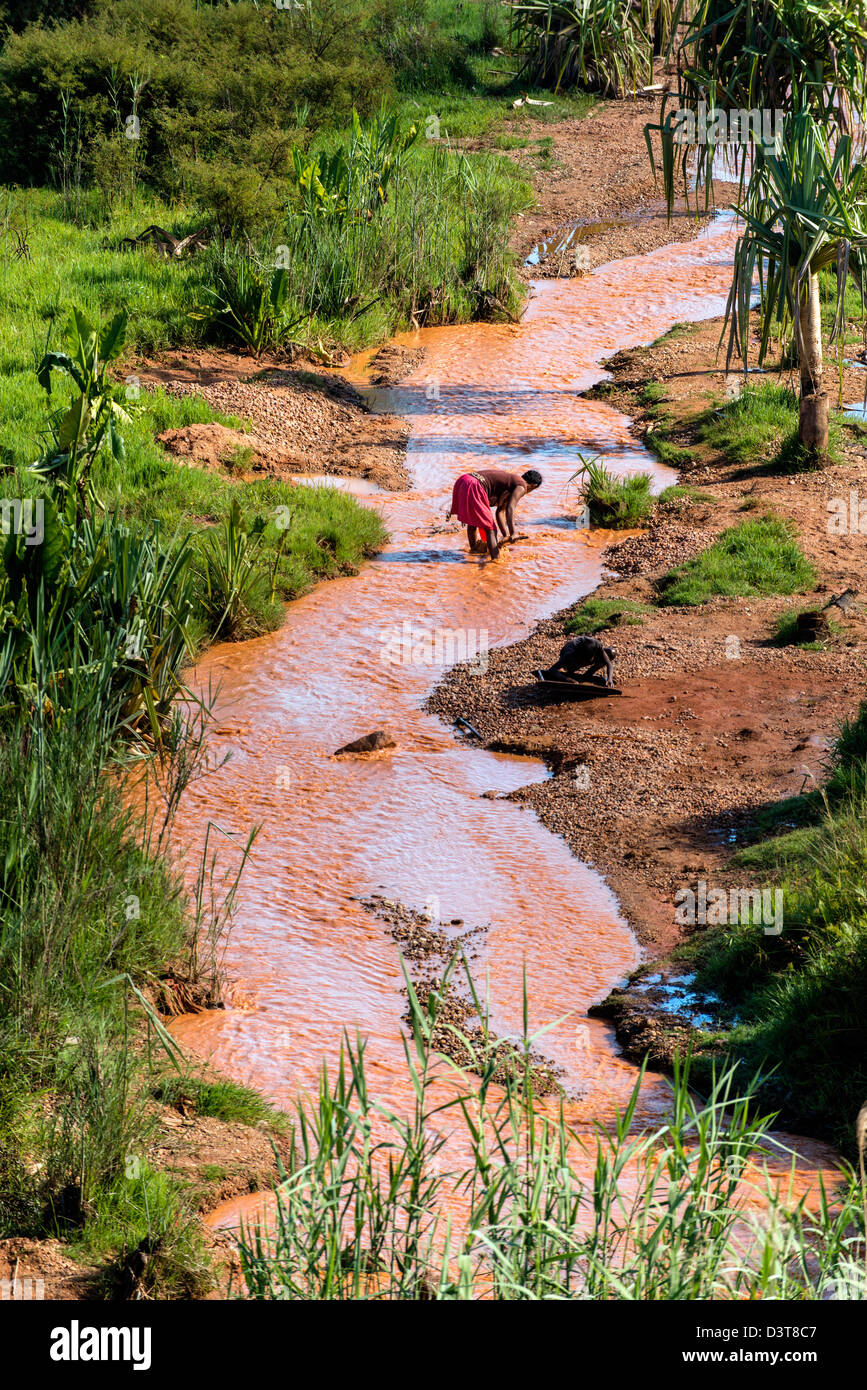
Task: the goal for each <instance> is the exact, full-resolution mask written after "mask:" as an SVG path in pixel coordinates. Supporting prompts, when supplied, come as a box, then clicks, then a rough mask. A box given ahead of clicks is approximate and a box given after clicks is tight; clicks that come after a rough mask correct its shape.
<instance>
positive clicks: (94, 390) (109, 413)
mask: <svg viewBox="0 0 867 1390" xmlns="http://www.w3.org/2000/svg"><path fill="white" fill-rule="evenodd" d="M125 337H126V314H124V313H119V314H116V315H115V317H114V318H113V319H112V320H111V322H110V323H108V324H107V325H106V326H105V327H104V328H102V327H100V325H98V324H93V323H91V321H90V319H89V318H88V317H87V315H86V314H84V313H83V312H82V311H81V309H73V310H72V313H71V314H70V316H69V323H68V325H67V329H66V342H67V347H68V351H66V352H47V353H46V354H45V356H44V357H43V359H42V361H41V362H40V364H39V367H38V368H37V376H38V378H39V384H40V386H42V387H43V388H44V389H45V392H46V394H47V395H48V396H49V397H50V396H51V386H52V381H51V374H52V372H55V371H57V372H60V373H61V374H62V375H64V376H68V377H70V378H71V379H72V381H73V383H74V385H75V390H76V394H74V395H73V398H72V400H71V402H70V404H69V406H68V407H67V408H66V409H65V410H59V411H56V412H55V413H54V414H52V415H51V416H50V417H49V433H50V441H49V444H48V447H47V448H46V450H45V452H44V453H43V454H42V456H41V457H40V458H39V459H37V461H36V463H34V464H33V465H32V468H31V471H32V472H33V473H35V474H37V475H38V476H39V477H40V478H42V479H45V480H46V481H48V482H49V483H50V484H51V485H52V486H53V487H54V488H56V489H57V490H58V491H59V492H60V493H61V495H62V497H63V501H64V504H65V509H66V513H67V516H68V517H69V520H70V521H71V522H74V521H75V519H76V517H77V516H80V515H81V514H83V513H84V511H85V510H86V506H85V502H86V499H89V500H90V501H91V502H93V503H96V504H97V505H99V499H98V498H97V496H96V494H95V492H94V490H93V482H92V480H91V476H90V475H91V469H92V467H93V464H94V462H95V460H96V459H97V457H98V455H99V453H100V452H101V450H102V449H103V447H104V446H105V445H106V444H107V445H108V447H109V448H110V450H111V452H112V454H113V455H114V457H115V458H116V459H117V460H122V459H123V457H124V442H123V436H122V435H121V432H120V430H121V425H123V424H126V423H127V422H128V420H129V415H128V414H127V411H126V410H125V409H124V407H123V406H122V405H120V403H119V402H118V401H117V400H116V399H115V397H116V395H117V394H118V393H119V391H120V390H121V389H122V388H120V387H118V386H116V385H115V384H114V383H113V382H112V381H111V379H110V377H109V367H110V365H111V363H112V362H115V361H116V360H117V359H118V358H119V357H120V355H121V353H122V352H123V345H124V340H125Z"/></svg>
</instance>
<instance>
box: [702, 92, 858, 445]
mask: <svg viewBox="0 0 867 1390" xmlns="http://www.w3.org/2000/svg"><path fill="white" fill-rule="evenodd" d="M738 212H739V214H740V216H741V217H742V218H743V219H744V222H745V223H746V229H745V231H744V232H743V234H742V235H741V236H740V237H739V238H738V243H737V247H736V249H735V264H734V274H733V279H732V286H731V290H730V292H729V298H728V303H727V305H726V324H727V325H728V326H729V328H730V336H729V350H728V359H729V362H730V361H731V358H732V356H733V355H734V354H735V353H737V355H738V356H739V357H741V359H742V360H743V362H744V365H745V366H746V364H747V356H748V346H749V318H750V308H751V301H752V294H753V284H754V281H755V279H756V277H758V280H759V284H760V286H761V294H762V315H761V342H760V346H759V361H760V362H761V361H762V360H763V359H764V357H765V355H766V353H767V351H768V344H769V340H770V338H771V335H772V331H773V329H774V326H775V325H776V327H777V330H778V334H779V336H780V338H781V339H782V336H783V335H784V334H785V333H786V331H787V330H790V329H791V327H794V341H795V347H796V351H797V357H798V362H799V366H800V378H801V396H800V406H799V420H798V438H799V442H800V446H801V449H802V450H803V454H804V459H805V462H807V463H808V464H811V463H812V464H815V463H816V462H818V461H819V460H820V459H822V458H823V457H824V456H826V455H827V453H828V442H829V424H830V415H829V397H828V392H827V390H826V388H825V385H824V380H823V344H822V305H821V296H820V289H819V276H820V273H821V272H822V271H823V270H825V269H826V268H827V267H829V266H834V267H836V270H837V292H836V313H835V318H834V324H833V327H832V331H831V341H832V342H833V341H835V340H836V339H838V338H839V337H840V335H841V333H842V332H843V323H844V317H845V297H846V285H847V281H848V278H849V275H850V273H852V272H854V274H855V275H856V276H857V279H858V282H859V286H860V287H861V289H862V292H863V288H864V270H865V257H867V168H865V166H864V165H863V164H861V163H858V162H856V160H855V159H854V152H853V145H852V141H851V139H850V138H849V137H848V136H841V137H840V138H839V139H838V140H837V142H836V146H835V148H834V149H833V152H832V148H831V142H830V140H829V137H828V134H827V133H826V132H825V131H824V130H823V129H821V128H820V126H819V124H818V123H817V121H816V120H815V118H814V117H813V116H812V115H811V114H810V112H809V111H800V112H798V113H797V114H795V115H793V116H791V117H789V118H788V119H787V121H786V128H785V134H784V138H783V141H782V145H781V148H780V150H779V151H775V150H766V151H765V152H764V153H763V154H762V155H761V156H760V157H758V158H757V160H756V164H755V167H754V169H753V173H752V175H751V177H750V183H749V188H748V190H747V195H746V198H745V200H744V202H743V204H742V205H741V206H740V207H739V208H738Z"/></svg>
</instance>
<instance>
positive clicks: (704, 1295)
mask: <svg viewBox="0 0 867 1390" xmlns="http://www.w3.org/2000/svg"><path fill="white" fill-rule="evenodd" d="M452 968H453V967H450V969H449V972H448V973H451V969H452ZM408 993H409V999H410V1009H411V1017H412V1026H413V1044H414V1045H412V1046H408V1047H407V1051H406V1055H407V1065H408V1068H410V1069H411V1076H409V1075H408V1077H407V1083H408V1085H409V1082H410V1080H411V1082H412V1086H411V1092H412V1095H413V1098H414V1099H413V1103H412V1106H411V1109H410V1112H409V1114H408V1115H401V1116H396V1115H393V1114H392V1113H391V1110H390V1107H387V1106H386V1107H382V1106H381V1105H380V1104H378V1097H377V1096H376V1093H375V1092H374V1091H373V1089H372V1086H371V1083H370V1080H369V1078H368V1076H367V1068H366V1061H365V1048H364V1044H363V1043H358V1044H355V1045H353V1044H352V1042H351V1041H349V1040H346V1042H345V1044H344V1049H343V1053H342V1056H341V1061H340V1065H339V1069H338V1073H337V1075H336V1076H326V1075H325V1074H324V1073H323V1075H322V1077H321V1082H320V1086H319V1088H318V1092H317V1093H316V1094H315V1095H314V1096H313V1098H311V1099H310V1100H305V1101H302V1102H301V1103H300V1104H299V1106H298V1118H297V1121H296V1124H295V1134H296V1135H297V1137H298V1142H297V1144H296V1146H295V1147H294V1149H293V1153H292V1155H291V1158H290V1160H289V1163H288V1167H287V1171H286V1173H285V1175H284V1176H283V1179H282V1181H281V1183H280V1186H279V1188H278V1191H277V1198H276V1216H275V1218H274V1220H273V1221H272V1223H271V1229H270V1230H267V1231H266V1230H265V1229H263V1226H262V1225H261V1223H260V1224H257V1225H256V1226H255V1227H253V1228H248V1229H246V1230H245V1231H244V1232H243V1233H242V1234H241V1237H240V1241H239V1248H240V1258H241V1270H242V1276H243V1280H244V1286H245V1291H246V1294H247V1296H248V1297H249V1298H253V1299H257V1300H272V1299H279V1300H304V1301H309V1300H310V1299H316V1300H335V1301H338V1300H339V1301H346V1300H350V1299H357V1298H370V1297H376V1298H378V1299H384V1300H388V1301H403V1300H412V1301H414V1300H419V1299H425V1300H428V1301H430V1300H436V1301H461V1300H464V1301H466V1300H471V1299H477V1298H479V1297H485V1298H489V1299H490V1298H493V1299H496V1300H506V1301H535V1300H538V1299H546V1298H547V1299H551V1298H558V1299H563V1298H567V1299H568V1298H574V1297H575V1296H576V1292H577V1291H580V1293H581V1296H582V1297H584V1298H586V1299H589V1300H591V1301H603V1300H611V1299H614V1300H620V1299H628V1300H633V1299H635V1300H647V1301H656V1300H662V1301H665V1300H693V1301H697V1300H710V1299H716V1300H751V1299H758V1298H761V1299H798V1300H812V1299H820V1298H822V1297H823V1296H827V1294H828V1291H829V1289H831V1288H832V1287H833V1286H834V1285H835V1284H841V1283H842V1282H843V1280H844V1279H845V1280H846V1284H847V1287H848V1288H850V1289H851V1290H852V1296H853V1297H860V1296H861V1295H862V1293H863V1288H864V1271H863V1261H862V1259H861V1257H860V1245H859V1240H860V1231H861V1225H862V1221H863V1215H862V1210H861V1202H860V1190H859V1184H858V1181H857V1178H856V1177H855V1175H854V1174H853V1173H851V1171H850V1172H848V1173H846V1172H845V1171H844V1175H843V1178H842V1182H841V1185H840V1189H839V1191H838V1193H837V1194H836V1195H835V1197H834V1199H833V1200H832V1201H828V1202H827V1203H826V1204H825V1205H824V1206H822V1207H820V1208H819V1210H818V1211H817V1212H816V1213H815V1214H814V1213H813V1212H812V1211H811V1212H810V1214H809V1216H808V1215H807V1214H806V1213H805V1212H804V1209H803V1207H802V1206H800V1205H798V1206H796V1207H793V1205H792V1203H791V1201H789V1203H788V1204H786V1202H785V1184H779V1183H776V1184H775V1183H774V1182H773V1181H772V1179H770V1176H769V1175H767V1174H766V1175H765V1176H764V1177H762V1176H759V1177H758V1178H756V1177H755V1176H754V1173H755V1172H758V1174H760V1175H761V1173H762V1169H763V1162H764V1154H765V1152H766V1150H765V1143H766V1138H765V1136H766V1135H767V1132H768V1130H769V1129H770V1127H771V1125H772V1123H773V1117H772V1116H771V1115H768V1114H767V1113H763V1112H762V1111H761V1110H760V1109H759V1108H758V1107H757V1106H756V1104H755V1103H754V1099H753V1095H754V1090H755V1086H756V1084H757V1079H756V1078H751V1077H750V1074H749V1073H746V1072H744V1071H742V1070H737V1069H736V1068H734V1067H732V1068H729V1069H725V1070H721V1071H719V1072H717V1073H716V1074H712V1073H711V1074H710V1075H709V1078H708V1084H707V1086H706V1087H705V1088H704V1089H705V1094H704V1095H697V1094H696V1093H695V1091H696V1089H697V1088H695V1087H694V1086H693V1085H691V1082H692V1080H693V1078H692V1077H691V1075H690V1070H689V1067H680V1066H677V1068H676V1071H675V1076H674V1081H673V1084H672V1095H671V1098H670V1103H669V1105H668V1106H667V1108H666V1109H667V1114H666V1118H665V1119H663V1120H661V1121H657V1122H656V1123H655V1124H652V1125H647V1124H645V1125H643V1126H642V1125H638V1124H636V1123H635V1109H636V1106H637V1104H638V1098H639V1089H640V1086H641V1078H640V1077H639V1079H638V1080H637V1081H636V1084H635V1088H634V1091H633V1094H632V1095H631V1096H630V1097H629V1098H628V1099H627V1101H626V1104H625V1106H624V1108H623V1109H622V1110H621V1111H619V1112H618V1114H617V1115H616V1116H615V1117H614V1118H613V1119H612V1122H611V1123H610V1124H608V1125H606V1126H604V1127H603V1126H599V1127H598V1128H597V1130H596V1133H595V1134H594V1135H593V1136H591V1138H590V1140H589V1144H588V1141H587V1137H586V1136H584V1138H583V1139H582V1141H581V1143H580V1148H581V1149H583V1150H585V1155H584V1158H585V1163H584V1165H583V1171H579V1170H578V1168H577V1166H573V1159H572V1155H573V1154H575V1153H576V1152H577V1151H578V1148H579V1145H577V1144H576V1142H575V1140H576V1136H575V1135H574V1134H573V1132H572V1130H571V1128H570V1126H569V1124H568V1121H567V1120H566V1117H565V1113H564V1111H563V1110H562V1109H561V1110H560V1112H559V1114H557V1115H553V1116H550V1115H549V1116H548V1118H547V1120H546V1121H545V1122H544V1123H543V1122H541V1120H540V1116H539V1113H538V1111H537V1109H536V1100H535V1097H534V1094H533V1086H532V1071H533V1068H532V1061H531V1058H532V1055H533V1053H532V1047H533V1042H534V1040H533V1039H532V1038H530V1037H529V1036H525V1037H524V1039H523V1042H522V1047H521V1055H522V1056H523V1058H524V1066H523V1071H522V1072H519V1074H518V1075H516V1076H515V1077H514V1078H513V1079H512V1081H511V1082H510V1083H509V1084H508V1085H507V1086H506V1087H504V1088H499V1087H494V1086H492V1085H491V1082H492V1079H493V1076H494V1074H495V1073H496V1067H497V1061H496V1054H497V1045H496V1042H495V1041H490V1042H489V1043H488V1044H487V1045H486V1046H484V1047H481V1048H479V1049H477V1050H476V1052H475V1055H474V1056H473V1058H472V1071H473V1073H474V1075H466V1074H465V1075H463V1076H460V1077H454V1078H453V1081H454V1088H453V1089H454V1097H453V1100H452V1104H451V1114H452V1120H451V1128H452V1129H455V1128H457V1131H458V1133H459V1143H460V1146H461V1149H462V1151H465V1152H466V1153H467V1155H468V1157H467V1158H463V1157H461V1159H460V1160H459V1163H458V1165H456V1166H451V1167H450V1166H449V1165H448V1153H447V1152H444V1150H443V1146H444V1143H445V1140H444V1138H443V1136H442V1134H441V1132H440V1126H438V1125H435V1124H434V1123H432V1121H434V1119H435V1118H436V1117H439V1118H440V1119H441V1116H442V1107H441V1103H440V1101H439V1099H438V1097H436V1096H435V1095H434V1091H433V1088H432V1086H431V1080H432V1076H433V1074H434V1071H435V1070H436V1054H435V1051H434V1047H433V1037H434V1031H435V1029H436V1027H437V1021H438V1014H439V1011H440V1008H441V1002H440V996H439V994H438V993H437V992H432V994H431V996H430V1001H429V1003H428V1004H427V1005H426V1006H425V1007H422V1006H421V1005H420V1003H419V1001H418V998H417V996H416V995H415V991H414V990H413V988H412V985H411V984H409V983H408ZM482 1007H483V1006H482ZM525 1017H526V1007H525ZM440 1026H441V1025H440ZM486 1036H487V1034H486ZM479 1077H480V1078H481V1086H479V1080H478V1078H479ZM736 1077H737V1080H735V1078H736ZM856 1111H857V1104H856V1106H855V1110H854V1111H853V1112H852V1113H853V1119H854V1113H855V1112H856ZM374 1124H375V1125H376V1132H377V1133H378V1134H382V1135H383V1139H382V1141H381V1142H383V1143H384V1144H386V1145H387V1148H388V1166H387V1167H386V1165H385V1163H381V1164H376V1163H375V1162H371V1158H370V1132H371V1128H372V1127H373V1125H374ZM588 1160H589V1162H588ZM748 1165H750V1167H752V1166H753V1165H754V1168H753V1172H750V1171H749V1169H748ZM624 1175H625V1178H626V1181H624ZM741 1180H743V1181H744V1183H745V1184H747V1185H749V1186H752V1185H753V1184H755V1190H756V1191H757V1192H758V1193H760V1194H761V1198H760V1200H761V1203H762V1208H761V1214H762V1219H761V1221H756V1222H754V1223H752V1222H751V1223H749V1224H747V1223H745V1222H744V1219H743V1198H744V1188H743V1187H742V1186H740V1183H741ZM458 1185H459V1186H460V1189H461V1191H462V1192H463V1193H464V1194H465V1197H466V1207H465V1211H466V1218H464V1216H463V1213H462V1216H461V1221H460V1225H459V1227H456V1228H455V1229H454V1230H452V1229H451V1227H449V1229H447V1227H446V1212H445V1210H444V1207H445V1199H447V1198H448V1196H449V1195H450V1193H451V1192H452V1191H453V1189H454V1188H455V1187H456V1186H458ZM660 1192H663V1193H664V1194H665V1198H664V1200H663V1201H661V1200H660ZM348 1211H351V1212H352V1215H353V1220H352V1222H349V1221H347V1220H346V1219H345V1215H344V1214H345V1213H346V1212H348ZM582 1213H583V1215H582Z"/></svg>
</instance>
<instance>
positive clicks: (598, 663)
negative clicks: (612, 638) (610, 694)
mask: <svg viewBox="0 0 867 1390" xmlns="http://www.w3.org/2000/svg"><path fill="white" fill-rule="evenodd" d="M615 656H616V652H615V651H614V648H613V647H603V645H602V643H601V642H600V641H599V638H598V637H572V638H570V639H569V641H568V642H567V643H566V645H565V647H564V648H563V650H562V651H561V653H560V655H559V656H558V657H557V660H556V661H555V662H554V665H553V666H549V667H548V669H547V671H538V672H537V675H538V676H539V677H540V678H541V679H542V680H547V681H555V680H558V679H560V678H561V677H562V676H563V675H567V676H572V677H573V679H577V678H578V676H579V675H580V676H581V677H582V678H583V677H584V676H592V675H593V673H594V672H595V671H601V670H602V668H603V667H604V668H605V684H606V685H613V684H614V658H615Z"/></svg>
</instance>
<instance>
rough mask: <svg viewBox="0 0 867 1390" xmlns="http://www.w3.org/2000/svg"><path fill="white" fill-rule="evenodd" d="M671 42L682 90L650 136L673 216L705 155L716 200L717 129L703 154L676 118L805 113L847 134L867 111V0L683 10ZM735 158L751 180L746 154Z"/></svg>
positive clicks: (685, 5) (688, 1) (744, 0)
mask: <svg viewBox="0 0 867 1390" xmlns="http://www.w3.org/2000/svg"><path fill="white" fill-rule="evenodd" d="M670 35H671V38H670V41H669V55H668V56H669V58H671V57H672V56H673V57H674V59H675V61H676V65H677V89H676V92H675V93H668V92H666V93H665V95H664V97H663V101H662V111H661V115H660V120H659V123H658V124H651V125H648V126H646V127H645V135H646V138H647V144H648V149H649V151H650V159H651V163H652V164H654V166H655V161H654V154H653V146H652V144H651V140H650V136H651V134H652V133H653V132H657V133H658V134H659V135H660V138H661V143H662V175H663V183H664V186H665V194H666V198H667V200H668V205H669V215H670V213H671V209H672V206H673V202H674V196H675V183H676V178H677V172H678V169H679V170H680V173H681V174H682V176H683V181H684V186H686V174H687V169H688V166H689V162H690V160H691V159H692V158H694V157H695V155H696V154H697V155H698V163H699V170H700V172H701V173H703V177H704V183H705V189H706V197H707V196H708V193H709V190H710V186H711V177H712V165H713V153H714V139H713V130H712V128H711V129H710V130H709V131H708V138H707V140H706V141H705V142H702V143H700V144H699V145H698V146H696V145H695V144H694V143H693V142H691V141H687V140H684V139H683V126H682V125H680V124H679V122H678V121H677V120H676V119H675V110H677V111H681V112H684V111H689V112H691V113H692V114H693V116H695V115H696V113H697V112H698V110H699V103H701V102H704V103H705V104H706V105H707V107H708V108H714V107H719V108H722V109H725V110H728V111H737V112H738V113H741V112H742V113H743V114H744V115H746V113H747V112H748V111H767V112H774V111H782V112H784V113H790V112H793V111H797V110H801V109H805V108H806V109H807V110H809V111H810V112H811V113H812V114H813V115H814V116H816V118H817V119H819V120H820V121H822V122H825V123H828V124H829V125H833V126H835V127H836V128H837V129H839V130H840V131H842V132H844V133H845V132H846V131H848V129H849V127H850V125H851V123H852V120H853V113H858V112H861V111H863V110H864V109H865V105H867V16H865V7H864V4H863V0H676V3H675V9H674V13H673V15H672V19H671V26H670ZM669 106H670V107H671V108H672V109H671V110H668V108H669ZM666 113H667V114H666ZM855 119H860V117H858V116H857V115H856V116H855ZM741 128H743V127H741ZM733 153H734V158H735V160H736V161H737V162H738V163H739V164H740V167H741V169H742V170H743V167H744V161H743V156H744V153H745V149H744V148H742V149H740V150H737V149H736V150H734V151H733Z"/></svg>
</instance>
